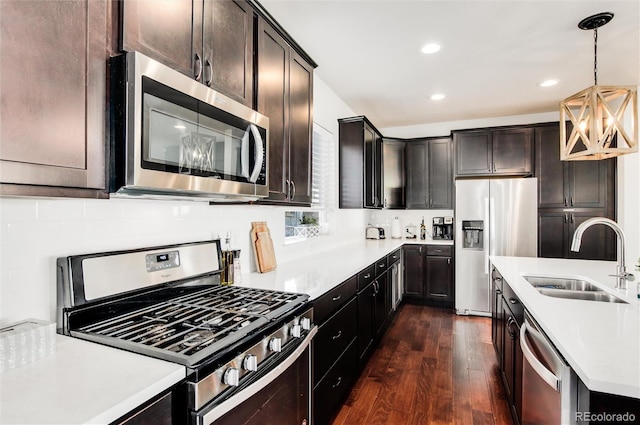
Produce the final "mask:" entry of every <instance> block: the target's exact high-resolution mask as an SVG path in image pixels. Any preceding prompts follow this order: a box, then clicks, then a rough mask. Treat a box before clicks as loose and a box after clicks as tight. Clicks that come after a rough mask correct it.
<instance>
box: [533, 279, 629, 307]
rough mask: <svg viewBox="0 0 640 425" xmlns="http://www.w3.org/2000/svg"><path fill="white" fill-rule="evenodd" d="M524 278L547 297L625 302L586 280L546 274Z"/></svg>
mask: <svg viewBox="0 0 640 425" xmlns="http://www.w3.org/2000/svg"><path fill="white" fill-rule="evenodd" d="M524 278H525V280H526V281H527V282H529V283H530V284H531V286H533V287H534V288H536V289H537V290H538V292H540V293H541V294H542V295H546V296H548V297H555V298H568V299H572V300H587V301H600V302H608V303H623V304H627V302H626V301H625V300H623V299H621V298H618V297H616V296H615V295H612V294H610V293H608V292H606V291H603V290H602V289H600V288H598V287H597V286H596V285H594V284H592V283H591V282H587V281H586V280H582V279H572V278H563V277H547V276H524Z"/></svg>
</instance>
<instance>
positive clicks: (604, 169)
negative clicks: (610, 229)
mask: <svg viewBox="0 0 640 425" xmlns="http://www.w3.org/2000/svg"><path fill="white" fill-rule="evenodd" d="M535 152H536V170H535V176H536V177H537V178H538V204H539V205H538V206H539V207H540V208H598V209H606V210H609V211H611V210H613V209H614V208H615V205H614V202H615V199H614V198H615V196H614V194H615V173H616V159H615V158H610V159H606V160H601V161H560V127H559V123H551V124H547V125H544V126H540V127H537V128H536V129H535Z"/></svg>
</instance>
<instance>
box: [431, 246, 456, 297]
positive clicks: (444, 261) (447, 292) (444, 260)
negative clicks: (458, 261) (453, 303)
mask: <svg viewBox="0 0 640 425" xmlns="http://www.w3.org/2000/svg"><path fill="white" fill-rule="evenodd" d="M451 263H452V261H451V258H450V257H426V267H427V269H426V279H425V281H426V283H427V293H426V294H425V296H426V297H427V298H432V299H436V300H441V301H450V300H452V298H453V296H452V295H453V264H451Z"/></svg>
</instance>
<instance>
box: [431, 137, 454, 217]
mask: <svg viewBox="0 0 640 425" xmlns="http://www.w3.org/2000/svg"><path fill="white" fill-rule="evenodd" d="M428 171H429V208H433V209H451V208H453V161H452V158H451V139H450V138H448V137H447V138H445V139H435V140H429V164H428Z"/></svg>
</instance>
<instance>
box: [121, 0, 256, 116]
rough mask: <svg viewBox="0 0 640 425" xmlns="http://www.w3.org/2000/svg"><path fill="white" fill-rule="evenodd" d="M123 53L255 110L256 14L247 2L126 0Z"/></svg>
mask: <svg viewBox="0 0 640 425" xmlns="http://www.w3.org/2000/svg"><path fill="white" fill-rule="evenodd" d="M120 4H121V11H122V36H121V49H122V50H124V51H134V50H135V51H139V52H141V53H143V54H145V55H147V56H149V57H151V58H154V59H156V60H158V61H160V62H162V63H164V64H166V65H168V66H170V67H171V68H173V69H175V70H177V71H179V72H182V73H183V74H185V75H188V76H190V77H192V78H195V79H196V80H197V81H200V82H202V83H203V84H206V85H207V86H210V87H212V88H214V89H215V90H218V91H220V92H221V93H223V94H225V95H227V96H229V97H231V98H233V99H235V100H237V101H239V102H241V103H243V104H245V105H247V106H249V107H252V106H253V80H254V79H253V51H254V48H253V40H254V28H255V26H254V9H253V8H252V6H251V5H250V4H249V3H248V2H246V1H244V0H232V1H231V0H230V1H202V0H199V1H198V0H174V1H170V2H164V1H162V2H159V1H156V0H136V1H123V2H121V3H120Z"/></svg>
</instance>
